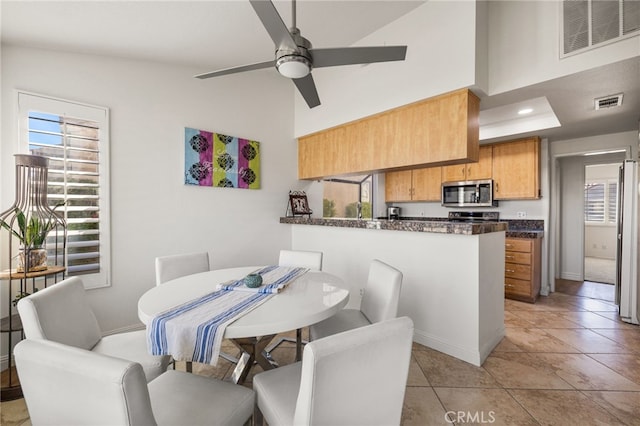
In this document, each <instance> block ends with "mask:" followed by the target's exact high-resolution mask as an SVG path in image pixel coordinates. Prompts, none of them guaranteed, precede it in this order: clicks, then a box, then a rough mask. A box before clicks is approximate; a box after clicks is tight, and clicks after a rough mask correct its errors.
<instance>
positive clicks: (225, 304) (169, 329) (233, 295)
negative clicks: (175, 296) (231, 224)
mask: <svg viewBox="0 0 640 426" xmlns="http://www.w3.org/2000/svg"><path fill="white" fill-rule="evenodd" d="M306 271H307V269H306V268H289V267H280V266H267V267H265V268H262V269H260V270H258V271H256V273H260V274H261V275H262V276H263V285H262V286H261V287H259V288H257V289H250V290H253V291H230V290H241V287H240V284H241V283H242V279H239V280H234V281H233V282H231V283H225V284H226V286H228V287H229V289H222V288H220V289H218V290H216V291H214V292H212V293H209V294H206V295H204V296H201V297H199V298H197V299H195V300H191V301H189V302H186V303H183V304H182V305H179V306H177V307H175V308H172V309H170V310H168V311H165V312H162V313H160V314H158V315H156V316H155V317H154V318H153V320H152V321H151V324H150V325H149V327H147V343H148V346H149V350H150V352H151V354H152V355H171V356H172V357H173V358H174V359H175V360H178V361H192V362H200V363H204V364H211V365H216V364H217V362H218V356H219V355H220V347H221V345H222V337H223V336H224V331H225V329H226V327H227V325H228V324H230V323H232V322H233V321H235V320H236V319H238V318H239V317H241V316H242V315H244V314H246V313H247V312H249V311H251V310H252V309H255V308H256V307H258V306H260V305H261V304H262V303H264V302H266V301H267V300H269V299H270V298H271V297H273V296H274V295H275V293H277V292H278V291H281V290H282V289H283V288H285V287H286V286H287V285H289V284H290V283H291V282H293V281H294V280H295V279H296V278H298V277H299V276H300V275H302V274H304V273H305V272H306ZM239 283H240V284H239ZM242 286H243V287H244V285H243V284H242ZM218 287H220V286H218ZM244 288H245V289H247V290H249V289H248V288H246V287H244ZM260 289H263V291H260Z"/></svg>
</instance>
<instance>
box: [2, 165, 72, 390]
mask: <svg viewBox="0 0 640 426" xmlns="http://www.w3.org/2000/svg"><path fill="white" fill-rule="evenodd" d="M15 157H16V198H15V201H14V203H13V205H12V206H11V207H10V208H9V209H8V210H6V211H4V212H2V213H0V246H2V248H3V250H2V254H3V256H4V253H5V250H4V249H5V248H6V252H7V253H8V256H7V257H6V258H4V259H1V260H2V261H3V263H4V262H5V261H6V263H7V265H8V266H9V269H6V270H2V271H0V281H1V282H2V286H3V287H4V285H5V284H7V285H8V293H9V297H8V298H7V299H8V303H7V312H3V318H2V319H1V320H0V332H1V333H7V335H8V344H9V346H8V347H9V353H8V356H7V358H8V368H7V369H6V370H4V371H2V385H1V386H0V390H1V392H0V400H1V401H7V400H12V399H16V398H20V397H21V396H22V390H21V387H20V383H19V381H18V377H17V374H16V372H15V367H14V366H13V365H12V362H11V358H12V351H13V342H12V341H13V334H14V333H15V332H21V331H22V324H21V322H20V318H19V316H18V313H17V311H16V309H15V307H16V304H17V302H18V300H19V299H20V298H21V297H24V296H27V295H29V294H31V293H34V292H36V291H37V290H38V287H40V286H41V287H46V286H47V285H48V284H49V283H51V282H53V283H55V282H56V281H57V280H58V278H59V276H60V275H61V276H62V278H63V279H64V276H65V271H66V265H65V260H66V242H67V227H66V222H65V220H64V218H63V217H62V215H61V214H60V213H59V212H57V211H55V208H54V209H52V208H51V207H49V204H48V200H47V186H48V165H49V160H48V159H47V158H45V157H40V156H36V155H22V154H18V155H16V156H15ZM61 204H62V203H61ZM56 207H57V206H56ZM14 265H15V267H13V266H14ZM4 315H7V316H4ZM21 337H23V336H22V335H21Z"/></svg>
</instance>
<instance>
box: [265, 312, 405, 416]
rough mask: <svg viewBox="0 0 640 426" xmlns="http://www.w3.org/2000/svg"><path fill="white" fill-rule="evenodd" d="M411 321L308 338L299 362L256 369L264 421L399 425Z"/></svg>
mask: <svg viewBox="0 0 640 426" xmlns="http://www.w3.org/2000/svg"><path fill="white" fill-rule="evenodd" d="M412 342H413V322H412V321H411V319H410V318H408V317H401V318H394V319H391V320H388V321H381V322H378V323H376V324H372V325H369V326H364V327H360V328H357V329H354V330H350V331H346V332H343V333H338V334H335V335H333V336H329V337H325V338H324V339H319V340H315V341H312V342H310V343H308V344H307V345H306V346H305V348H304V355H303V357H302V362H297V363H295V364H290V365H286V366H284V367H280V368H276V369H274V370H269V371H266V372H263V373H258V374H256V375H255V376H254V378H253V389H254V390H255V391H256V394H257V395H256V396H257V409H256V412H255V414H254V421H255V424H256V425H257V426H261V425H262V421H263V419H264V420H266V421H267V423H268V424H269V426H280V425H287V426H290V425H334V426H339V425H370V426H375V425H385V426H387V425H394V424H395V425H399V424H400V418H401V415H402V405H403V401H404V394H405V389H406V384H407V377H408V374H409V363H410V359H411V346H412Z"/></svg>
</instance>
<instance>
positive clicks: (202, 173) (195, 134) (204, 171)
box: [184, 127, 260, 189]
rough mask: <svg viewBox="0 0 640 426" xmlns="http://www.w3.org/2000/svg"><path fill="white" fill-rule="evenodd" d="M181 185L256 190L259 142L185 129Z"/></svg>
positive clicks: (258, 175) (258, 174) (258, 182)
mask: <svg viewBox="0 0 640 426" xmlns="http://www.w3.org/2000/svg"><path fill="white" fill-rule="evenodd" d="M184 183H185V184H187V185H199V186H218V187H224V188H243V189H260V142H256V141H250V140H248V139H241V138H237V137H234V136H227V135H223V134H220V133H213V132H208V131H206V130H197V129H191V128H189V127H185V129H184Z"/></svg>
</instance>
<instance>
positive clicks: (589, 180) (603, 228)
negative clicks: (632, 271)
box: [584, 163, 621, 286]
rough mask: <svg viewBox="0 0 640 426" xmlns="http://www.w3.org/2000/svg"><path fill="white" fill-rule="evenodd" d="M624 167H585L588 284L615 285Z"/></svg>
mask: <svg viewBox="0 0 640 426" xmlns="http://www.w3.org/2000/svg"><path fill="white" fill-rule="evenodd" d="M620 165H621V164H620V163H607V164H591V165H585V174H584V176H585V179H584V281H586V282H593V283H600V284H608V285H612V286H613V285H615V282H616V262H617V235H618V230H617V223H618V205H619V203H618V187H619V182H618V180H619V170H620Z"/></svg>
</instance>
